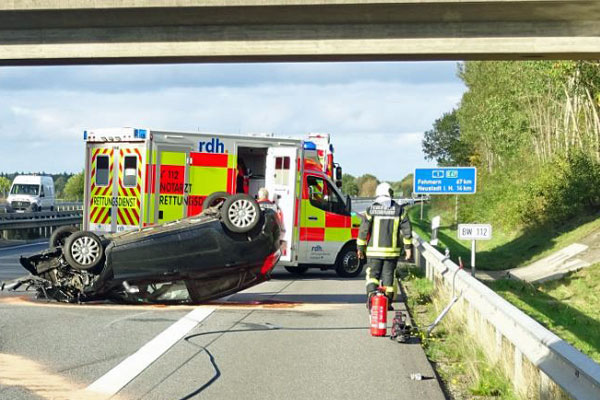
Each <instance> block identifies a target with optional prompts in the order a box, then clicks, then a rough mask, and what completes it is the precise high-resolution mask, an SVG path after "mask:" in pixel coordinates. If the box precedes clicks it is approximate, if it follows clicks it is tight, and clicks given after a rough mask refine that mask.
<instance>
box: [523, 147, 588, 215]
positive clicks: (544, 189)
mask: <svg viewBox="0 0 600 400" xmlns="http://www.w3.org/2000/svg"><path fill="white" fill-rule="evenodd" d="M526 189H527V201H526V202H522V203H521V204H520V205H519V210H518V212H519V215H520V219H521V221H522V222H523V223H524V224H526V225H543V224H547V223H550V224H559V223H562V222H565V221H567V220H568V219H570V218H573V217H575V216H577V215H581V214H586V213H590V212H595V211H597V210H598V208H599V207H600V163H598V161H596V160H594V159H593V158H592V157H591V156H589V155H587V154H585V153H583V152H576V153H573V154H571V155H569V156H558V157H555V158H554V159H553V161H552V162H551V163H548V164H546V165H544V167H543V168H540V169H539V170H538V171H537V175H535V176H534V177H533V179H532V180H531V182H530V183H529V184H528V185H527V188H526Z"/></svg>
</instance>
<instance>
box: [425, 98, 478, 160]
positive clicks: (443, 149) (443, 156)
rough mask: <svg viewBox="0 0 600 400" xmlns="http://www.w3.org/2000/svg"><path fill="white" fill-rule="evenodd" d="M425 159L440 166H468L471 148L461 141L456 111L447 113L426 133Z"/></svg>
mask: <svg viewBox="0 0 600 400" xmlns="http://www.w3.org/2000/svg"><path fill="white" fill-rule="evenodd" d="M422 143H423V152H424V153H425V158H427V159H430V160H436V161H437V163H438V165H440V166H452V165H468V164H469V156H470V155H471V146H470V144H469V143H468V142H465V141H461V137H460V126H459V123H458V116H457V113H456V110H452V111H451V112H449V113H445V114H444V115H443V116H442V117H441V118H438V119H436V120H435V122H434V123H433V129H431V130H429V131H427V132H425V137H424V139H423V142H422Z"/></svg>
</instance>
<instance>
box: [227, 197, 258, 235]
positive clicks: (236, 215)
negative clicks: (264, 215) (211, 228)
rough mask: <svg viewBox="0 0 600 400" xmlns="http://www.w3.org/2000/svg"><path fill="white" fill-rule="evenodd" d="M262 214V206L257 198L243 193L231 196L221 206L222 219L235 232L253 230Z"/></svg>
mask: <svg viewBox="0 0 600 400" xmlns="http://www.w3.org/2000/svg"><path fill="white" fill-rule="evenodd" d="M260 216H261V212H260V206H259V205H258V203H257V202H256V200H254V199H253V198H252V197H250V196H248V195H247V194H243V193H240V194H236V195H233V196H231V197H229V198H228V199H227V200H225V203H223V206H222V207H221V220H222V221H223V224H224V225H225V227H226V228H227V229H228V230H229V231H231V232H234V233H246V232H249V231H251V230H252V229H254V227H256V226H257V225H258V222H259V221H260Z"/></svg>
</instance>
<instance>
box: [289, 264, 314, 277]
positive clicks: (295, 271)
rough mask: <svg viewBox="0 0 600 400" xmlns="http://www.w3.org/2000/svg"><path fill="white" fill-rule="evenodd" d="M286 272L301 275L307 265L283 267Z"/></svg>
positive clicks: (306, 269)
mask: <svg viewBox="0 0 600 400" xmlns="http://www.w3.org/2000/svg"><path fill="white" fill-rule="evenodd" d="M284 268H285V270H286V271H287V272H289V273H290V274H294V275H302V274H304V273H306V271H308V267H307V266H306V265H302V266H298V267H284Z"/></svg>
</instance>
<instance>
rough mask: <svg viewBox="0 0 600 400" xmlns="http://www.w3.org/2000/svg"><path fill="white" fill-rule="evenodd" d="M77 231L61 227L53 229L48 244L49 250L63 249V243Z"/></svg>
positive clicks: (68, 227) (72, 228)
mask: <svg viewBox="0 0 600 400" xmlns="http://www.w3.org/2000/svg"><path fill="white" fill-rule="evenodd" d="M78 230H79V229H77V228H75V227H74V226H61V227H60V228H58V229H55V230H54V232H52V235H50V242H49V243H48V244H49V246H50V248H51V249H56V248H58V247H63V246H64V245H65V241H66V240H67V238H68V237H69V236H71V235H72V234H74V233H75V232H77V231H78Z"/></svg>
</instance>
